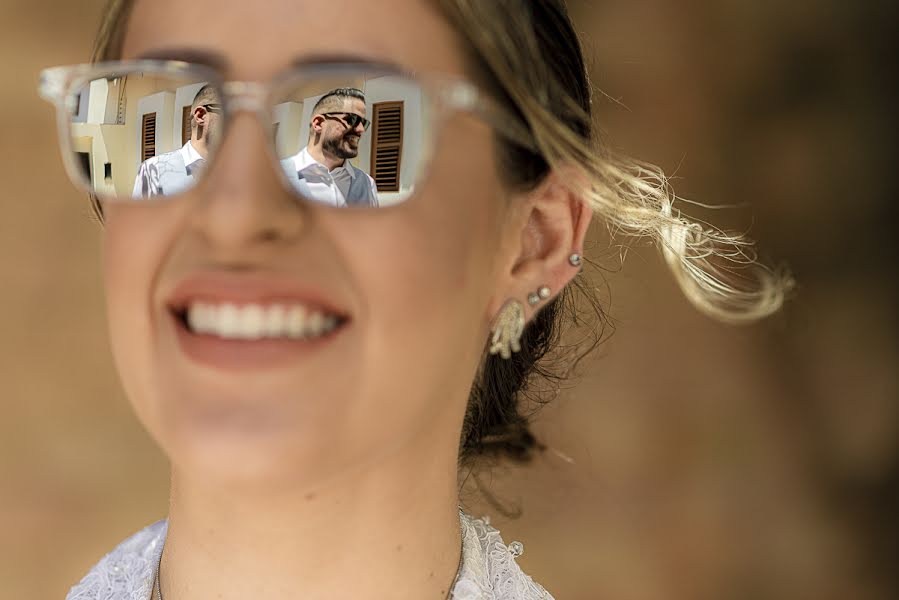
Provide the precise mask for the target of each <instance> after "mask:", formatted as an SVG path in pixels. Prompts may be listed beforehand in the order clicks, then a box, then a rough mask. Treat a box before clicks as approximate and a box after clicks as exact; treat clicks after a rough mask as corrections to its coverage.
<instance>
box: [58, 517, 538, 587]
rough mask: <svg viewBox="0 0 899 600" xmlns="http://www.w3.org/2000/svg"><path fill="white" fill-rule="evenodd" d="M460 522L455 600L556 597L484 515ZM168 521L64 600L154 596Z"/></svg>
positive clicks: (124, 548) (131, 542) (140, 536)
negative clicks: (529, 571) (524, 569)
mask: <svg viewBox="0 0 899 600" xmlns="http://www.w3.org/2000/svg"><path fill="white" fill-rule="evenodd" d="M459 520H460V523H461V526H462V566H461V568H460V570H459V577H458V578H457V579H456V584H455V586H454V587H453V593H452V598H453V600H553V597H552V596H551V595H550V594H549V592H547V591H546V590H544V589H543V588H542V587H541V586H540V585H539V584H537V583H535V582H534V580H533V579H531V578H530V577H529V576H528V575H526V574H525V573H524V572H522V570H521V568H520V567H519V566H518V564H517V563H516V562H515V558H516V557H517V556H520V555H521V553H522V552H523V546H522V545H521V544H520V543H519V542H512V544H510V545H508V546H507V545H506V544H505V543H504V542H503V539H502V537H500V534H499V531H497V530H496V529H494V528H493V527H491V526H490V525H489V524H488V522H487V521H486V520H485V519H475V518H473V517H470V516H468V515H466V514H465V513H462V512H460V513H459ZM167 531H168V522H167V521H159V522H158V523H154V524H153V525H150V526H149V527H147V528H146V529H143V530H142V531H140V532H138V533H136V534H134V535H133V536H131V537H130V538H128V539H127V540H125V541H124V542H122V543H121V544H119V546H118V547H116V548H115V549H114V550H113V551H112V552H110V553H109V554H107V555H106V556H105V557H103V559H102V560H100V562H99V563H97V565H96V566H95V567H94V568H93V569H91V571H90V572H89V573H88V574H87V575H85V576H84V579H82V580H81V582H80V583H79V584H78V585H76V586H75V587H73V588H72V589H71V590H70V591H69V594H68V595H67V596H66V600H150V586H151V585H152V584H153V575H154V572H155V569H156V563H157V562H158V560H159V555H160V554H161V553H162V546H163V544H164V542H165V535H166V532H167Z"/></svg>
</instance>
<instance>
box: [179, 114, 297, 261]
mask: <svg viewBox="0 0 899 600" xmlns="http://www.w3.org/2000/svg"><path fill="white" fill-rule="evenodd" d="M222 133H223V134H224V137H223V138H222V139H221V140H220V144H221V145H220V146H219V147H218V148H217V150H216V151H215V153H214V155H213V156H211V157H210V161H209V165H208V167H207V168H208V171H207V173H206V176H205V177H204V179H203V183H202V184H201V185H200V186H199V187H198V188H197V190H196V193H197V196H198V197H196V198H195V201H194V203H193V206H192V210H191V215H190V224H191V227H192V228H193V229H194V230H195V231H196V232H197V233H198V234H199V235H201V236H202V237H204V238H205V240H206V242H207V243H208V244H210V245H213V246H216V247H217V248H218V249H220V250H228V249H231V250H235V251H245V250H246V249H248V248H249V247H252V246H259V245H272V244H279V243H289V242H291V241H295V240H296V239H297V238H298V237H299V236H300V235H301V234H302V232H303V230H304V228H305V226H306V222H307V220H308V216H309V215H308V211H309V208H308V206H307V205H306V204H305V203H303V202H299V201H297V200H296V199H295V197H294V195H293V194H292V193H291V192H289V191H288V190H287V189H285V186H284V185H283V184H282V182H281V181H280V174H279V173H278V171H277V170H276V168H277V167H276V165H275V164H274V160H273V159H272V156H271V153H270V151H269V148H268V147H267V146H268V144H269V141H268V140H267V139H266V133H265V130H264V128H263V127H262V126H261V125H260V123H259V122H258V119H257V117H256V115H254V114H252V113H248V112H244V113H240V114H237V115H235V116H234V119H233V120H232V121H231V123H230V124H229V128H228V130H227V131H224V132H222Z"/></svg>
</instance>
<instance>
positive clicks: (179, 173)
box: [132, 142, 206, 198]
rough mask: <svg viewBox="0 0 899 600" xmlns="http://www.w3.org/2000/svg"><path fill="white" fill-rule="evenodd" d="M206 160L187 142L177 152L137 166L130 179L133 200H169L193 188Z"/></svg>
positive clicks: (162, 155) (167, 153) (168, 153)
mask: <svg viewBox="0 0 899 600" xmlns="http://www.w3.org/2000/svg"><path fill="white" fill-rule="evenodd" d="M205 164H206V160H205V159H204V158H203V157H202V156H200V153H199V152H197V150H196V148H194V147H193V146H192V145H191V143H190V142H187V143H186V144H184V145H183V146H182V147H181V148H179V149H178V150H174V151H172V152H166V153H165V154H160V155H159V156H153V157H151V158H148V159H147V160H145V161H144V162H143V163H141V165H140V168H139V169H138V170H137V177H135V178H134V192H132V196H133V197H134V198H152V197H153V196H173V195H175V194H178V193H180V192H183V191H185V190H187V189H188V188H190V187H191V186H193V183H194V181H193V180H194V176H195V175H197V174H198V173H199V172H200V170H201V169H202V168H203V166H204V165H205Z"/></svg>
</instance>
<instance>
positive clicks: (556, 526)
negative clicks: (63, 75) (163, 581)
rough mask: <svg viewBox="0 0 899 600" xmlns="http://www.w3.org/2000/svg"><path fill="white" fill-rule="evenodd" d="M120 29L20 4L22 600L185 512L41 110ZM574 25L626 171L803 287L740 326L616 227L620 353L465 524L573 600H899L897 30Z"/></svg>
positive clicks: (631, 13)
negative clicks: (782, 268)
mask: <svg viewBox="0 0 899 600" xmlns="http://www.w3.org/2000/svg"><path fill="white" fill-rule="evenodd" d="M101 4H102V2H101V1H100V0H80V1H79V2H64V1H61V0H55V1H54V0H30V1H28V2H25V1H24V0H0V34H2V35H0V57H2V58H0V81H3V85H2V86H0V176H2V182H3V185H2V188H0V189H2V193H0V203H2V213H0V214H2V218H0V281H2V282H3V283H2V287H3V292H4V293H3V295H2V310H0V332H2V336H0V382H2V384H0V385H2V387H0V394H2V396H0V397H2V413H0V582H2V591H0V596H2V597H3V598H7V597H8V598H19V599H28V600H30V599H35V600H39V599H41V600H42V599H47V598H62V597H64V595H65V592H66V590H67V589H68V587H69V586H70V585H72V584H73V583H74V582H75V581H77V579H78V578H80V577H81V575H83V574H84V572H86V570H87V569H88V568H89V566H90V565H92V564H93V563H94V562H95V561H96V560H97V559H98V558H99V557H100V556H101V555H102V554H103V553H105V552H106V551H108V550H109V549H111V548H112V547H113V546H114V545H115V544H116V543H117V542H118V541H120V540H121V539H123V538H124V537H126V536H127V535H128V534H130V533H131V532H133V531H135V530H136V529H138V528H139V527H141V526H143V525H145V524H147V523H149V522H151V521H154V520H156V519H158V518H160V517H162V516H163V515H164V514H165V511H166V491H167V475H166V465H165V462H164V460H163V458H162V457H161V455H160V454H159V452H158V451H157V450H156V449H155V447H154V446H153V445H152V443H151V442H150V441H149V440H148V438H147V436H146V435H145V434H144V433H143V431H142V430H141V428H140V427H139V425H138V424H137V423H136V421H135V419H134V418H133V416H132V415H131V412H130V410H129V408H128V406H127V402H126V400H125V399H124V398H123V395H122V393H121V391H120V389H119V387H118V383H117V381H116V377H115V374H114V372H113V369H112V365H111V361H110V358H109V350H108V347H107V342H106V331H105V323H104V315H103V304H102V302H103V300H102V294H101V287H100V276H99V268H98V265H99V243H98V242H99V235H98V228H97V225H96V223H94V222H93V220H92V218H91V217H90V213H89V209H88V206H87V203H86V201H85V198H83V197H81V196H80V195H79V194H78V193H77V192H75V191H73V190H72V189H71V187H70V185H69V184H68V182H67V180H66V177H65V175H64V173H63V171H62V166H61V163H60V161H59V157H58V152H57V149H56V145H55V130H54V122H53V120H52V112H51V109H50V107H49V105H46V104H44V103H42V102H40V101H39V100H38V98H37V96H36V93H35V92H34V89H35V85H36V83H37V71H38V69H39V68H41V67H44V66H50V65H54V64H63V63H72V62H80V61H84V60H86V59H87V57H88V53H89V47H90V39H91V36H92V33H93V30H94V27H95V25H96V23H97V22H98V19H99V14H100V9H101ZM570 6H571V9H572V12H573V15H574V17H575V20H576V22H577V25H578V29H579V30H580V31H581V32H582V35H583V38H584V40H585V42H586V45H587V51H588V55H589V59H590V62H591V71H592V73H593V76H594V82H595V84H596V86H597V88H598V89H601V90H602V91H603V92H604V95H600V94H598V95H597V97H596V105H597V109H598V114H599V120H600V122H601V126H602V128H603V130H604V131H605V132H606V137H607V139H608V140H609V141H610V143H612V144H613V145H614V146H615V147H618V148H620V149H622V150H624V151H626V152H627V153H629V154H632V155H635V156H638V157H640V158H642V159H644V160H648V161H651V162H656V163H658V164H660V165H661V166H663V167H664V168H665V169H666V170H667V171H668V172H669V173H673V174H676V176H677V178H676V179H675V181H674V183H675V185H676V188H677V190H678V192H679V193H680V194H681V195H682V196H685V197H689V198H694V199H696V200H698V201H701V202H704V203H709V204H718V205H723V204H726V205H732V206H735V207H736V208H733V209H730V210H727V211H706V210H702V209H697V210H694V211H693V212H694V214H698V216H700V217H703V218H707V219H711V220H714V221H715V222H716V223H719V224H722V225H727V226H732V227H736V228H751V232H752V233H753V235H754V236H755V237H756V238H758V239H759V241H760V247H761V249H762V251H763V253H764V254H765V255H767V256H769V257H771V258H773V259H776V260H777V261H784V262H786V263H788V264H789V265H790V266H791V267H792V269H793V270H794V272H795V274H796V277H797V279H798V280H799V283H800V287H799V290H798V293H797V295H796V297H795V299H794V300H793V301H792V302H791V303H790V305H789V306H788V307H787V308H786V310H785V311H784V312H783V313H782V314H781V315H779V316H777V317H775V318H773V319H771V320H769V321H767V322H765V323H763V324H761V325H758V326H752V327H743V328H732V327H725V326H722V325H718V324H716V323H714V322H712V321H710V320H708V319H706V318H704V317H702V316H700V315H698V314H697V313H696V312H695V311H694V310H693V309H692V308H691V307H690V306H688V305H687V303H686V301H685V300H684V299H683V297H682V296H681V294H680V293H679V291H678V290H677V289H676V288H675V286H674V284H673V282H672V280H671V278H670V277H669V276H668V275H667V273H666V272H665V269H664V268H663V266H662V264H661V261H660V260H659V258H658V256H657V254H656V252H655V251H654V250H653V249H651V248H649V247H646V246H645V245H642V244H641V243H631V244H630V245H631V246H632V247H631V248H630V250H629V251H628V252H627V256H628V258H627V260H626V261H625V263H624V264H623V265H621V264H620V263H619V261H618V259H617V257H618V255H619V254H620V253H621V251H620V249H619V248H618V247H617V246H615V245H614V244H618V243H621V241H616V242H614V243H613V244H612V245H610V242H609V241H608V240H607V237H606V236H605V235H604V232H603V231H602V228H601V227H597V228H595V231H594V240H595V241H594V244H593V247H592V248H591V250H590V256H591V258H593V259H594V260H596V261H598V262H599V264H600V265H601V266H602V268H601V269H588V272H590V273H591V274H592V275H593V276H595V277H596V281H597V287H598V290H599V293H600V294H601V295H602V296H603V298H604V301H605V302H606V305H607V309H608V312H609V314H610V316H611V317H612V319H613V320H614V324H615V332H614V334H613V335H611V337H609V339H608V340H607V341H606V342H605V343H604V344H603V345H602V346H601V347H600V349H599V350H598V351H597V352H596V353H595V354H594V355H593V356H591V358H590V359H588V360H587V361H586V362H585V363H584V367H583V369H582V376H581V378H580V380H579V381H578V382H577V384H576V385H570V386H568V388H570V389H566V390H565V391H564V393H563V394H562V396H561V397H560V398H559V399H558V400H557V401H556V402H555V403H553V404H552V405H550V406H549V407H547V408H545V409H544V410H543V411H542V412H541V414H540V417H539V424H538V429H539V433H540V435H541V437H542V439H543V441H544V442H546V444H547V445H548V446H549V450H548V451H547V452H546V453H545V455H544V456H543V457H542V458H541V459H539V460H538V461H537V463H536V464H534V465H533V466H531V467H529V468H527V469H518V468H514V469H512V468H510V469H499V470H496V471H495V472H493V473H492V474H491V475H489V476H487V475H485V476H483V477H482V478H481V484H482V485H483V486H485V487H487V488H489V489H490V490H491V494H492V496H493V504H494V505H498V506H499V507H500V508H501V509H503V510H498V509H497V507H496V506H492V505H491V502H487V501H485V500H484V499H483V496H479V495H477V494H476V493H474V492H472V493H471V494H470V495H466V498H465V499H466V503H467V504H468V505H469V506H470V507H471V510H473V511H474V512H476V513H489V514H492V515H493V522H494V524H498V525H499V526H500V528H501V529H502V530H503V532H504V535H505V537H506V539H507V540H511V539H520V540H522V541H523V542H524V543H525V546H526V550H527V552H526V554H525V556H523V557H522V558H521V559H520V560H521V563H522V564H523V566H524V567H525V569H526V570H527V571H528V572H530V573H532V574H533V575H534V577H535V579H537V580H538V581H541V582H543V583H544V584H545V585H546V586H547V588H548V589H549V590H550V591H552V592H553V593H554V595H555V596H556V597H557V598H559V599H560V600H563V599H564V600H588V599H596V598H615V599H616V600H662V599H665V600H678V599H684V600H686V599H697V598H698V599H705V598H708V599H712V598H715V599H719V598H728V599H730V598H747V599H757V598H766V599H768V598H774V599H777V598H784V599H786V598H790V599H796V598H815V599H817V600H820V599H827V598H854V599H872V600H878V599H887V598H893V597H895V595H896V593H897V592H899V583H897V581H896V577H897V575H896V569H895V566H896V565H897V564H899V551H897V540H899V526H897V525H899V524H897V510H896V509H897V506H899V460H897V458H899V447H897V439H899V436H897V428H899V414H897V413H899V402H897V396H899V393H897V392H899V389H897V388H899V377H897V373H896V365H897V364H899V361H897V354H899V348H897V337H896V332H897V331H899V328H897V327H896V322H895V321H896V306H897V302H896V300H897V298H896V295H897V294H896V283H895V280H894V272H895V267H894V266H893V265H892V264H891V259H890V258H889V257H890V256H893V255H895V251H896V248H895V246H896V241H895V240H896V236H895V234H894V232H893V231H892V228H893V226H894V224H895V223H896V218H895V216H896V208H895V206H896V205H895V193H894V192H895V189H894V188H895V186H896V184H895V180H894V179H893V178H892V177H891V173H892V170H893V167H894V165H895V159H896V153H895V151H894V149H893V145H892V144H893V140H892V132H893V131H895V130H896V115H895V111H894V106H895V105H896V103H895V98H896V93H895V92H896V89H895V86H896V84H895V78H894V77H892V76H889V77H888V76H887V75H886V73H887V71H886V61H887V60H888V57H891V56H893V55H895V54H896V53H895V50H896V48H895V46H896V39H899V38H897V36H895V35H894V34H893V31H894V28H895V24H896V6H895V3H889V2H869V3H849V2H839V1H837V0H817V1H811V0H794V1H792V2H790V3H759V2H750V1H749V0H743V1H737V2H720V1H712V0H704V1H702V2H693V3H689V4H684V3H682V2H676V1H675V0H638V1H629V2H625V1H624V0H603V1H587V0H571V2H570ZM890 248H893V250H890ZM516 508H520V509H521V511H522V515H521V517H520V518H517V519H512V518H509V517H506V516H503V514H502V513H503V512H506V513H508V512H515V509H516Z"/></svg>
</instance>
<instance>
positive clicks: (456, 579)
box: [151, 540, 465, 600]
mask: <svg viewBox="0 0 899 600" xmlns="http://www.w3.org/2000/svg"><path fill="white" fill-rule="evenodd" d="M164 549H165V546H163V550H164ZM464 555H465V544H464V540H463V544H462V549H461V550H460V552H459V566H458V567H457V568H456V576H455V577H454V578H453V583H452V584H451V585H450V586H449V589H448V590H447V591H446V598H445V599H444V600H450V597H451V596H452V595H453V589H455V587H456V583H458V582H459V576H460V575H461V574H462V558H463V556H464ZM161 566H162V552H160V553H159V560H158V561H156V577H155V579H156V600H163V598H162V585H161V584H160V583H159V569H160V568H161ZM151 600H152V599H151Z"/></svg>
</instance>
